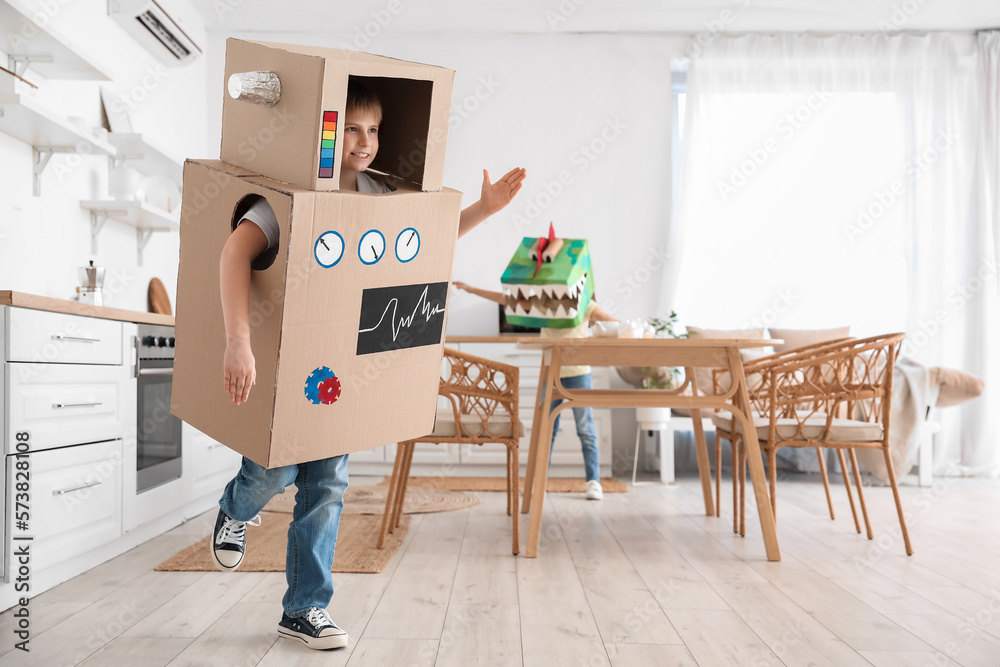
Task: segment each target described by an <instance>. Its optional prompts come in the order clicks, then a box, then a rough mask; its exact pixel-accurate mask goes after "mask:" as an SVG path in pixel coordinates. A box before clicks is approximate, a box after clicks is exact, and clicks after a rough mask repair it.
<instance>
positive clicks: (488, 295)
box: [452, 280, 507, 306]
mask: <svg viewBox="0 0 1000 667" xmlns="http://www.w3.org/2000/svg"><path fill="white" fill-rule="evenodd" d="M452 285H454V286H455V287H457V288H458V289H461V290H465V291H466V292H468V293H469V294H475V295H476V296H481V297H483V298H484V299H489V300H490V301H496V302H497V303H499V304H500V305H501V306H502V305H504V304H505V303H507V300H506V299H504V296H503V294H501V293H500V292H491V291H489V290H485V289H479V288H478V287H470V286H468V285H466V284H465V283H462V282H459V281H457V280H455V281H453V282H452Z"/></svg>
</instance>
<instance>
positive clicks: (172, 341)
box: [168, 336, 174, 347]
mask: <svg viewBox="0 0 1000 667" xmlns="http://www.w3.org/2000/svg"><path fill="white" fill-rule="evenodd" d="M168 342H169V344H170V347H173V346H174V337H173V336H171V337H170V340H169V341H168Z"/></svg>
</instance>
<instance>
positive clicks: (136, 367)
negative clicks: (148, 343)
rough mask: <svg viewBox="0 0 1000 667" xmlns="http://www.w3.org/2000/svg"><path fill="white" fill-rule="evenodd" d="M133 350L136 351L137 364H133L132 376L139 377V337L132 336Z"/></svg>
mask: <svg viewBox="0 0 1000 667" xmlns="http://www.w3.org/2000/svg"><path fill="white" fill-rule="evenodd" d="M132 351H133V352H134V353H135V365H134V366H132V377H133V378H137V377H139V337H138V336H132Z"/></svg>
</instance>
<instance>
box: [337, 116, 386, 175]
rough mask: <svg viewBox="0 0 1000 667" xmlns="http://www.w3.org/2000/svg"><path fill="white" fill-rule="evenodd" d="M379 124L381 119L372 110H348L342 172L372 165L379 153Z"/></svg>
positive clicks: (362, 168) (356, 170)
mask: <svg viewBox="0 0 1000 667" xmlns="http://www.w3.org/2000/svg"><path fill="white" fill-rule="evenodd" d="M378 126H379V119H378V118H376V117H375V115H374V114H373V113H371V112H370V111H363V110H358V109H348V110H347V114H346V118H345V122H344V139H343V142H344V153H343V156H342V163H341V171H342V172H345V171H352V172H359V171H364V170H365V169H367V168H368V167H369V166H371V163H372V160H374V159H375V154H376V153H378ZM355 178H356V176H355Z"/></svg>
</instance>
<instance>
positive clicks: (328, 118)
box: [319, 111, 337, 178]
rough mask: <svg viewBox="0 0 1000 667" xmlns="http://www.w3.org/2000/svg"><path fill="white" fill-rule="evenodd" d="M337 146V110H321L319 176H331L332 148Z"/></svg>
mask: <svg viewBox="0 0 1000 667" xmlns="http://www.w3.org/2000/svg"><path fill="white" fill-rule="evenodd" d="M336 147H337V112H336V111H324V112H323V129H322V130H321V131H320V141H319V178H333V160H334V152H333V151H334V149H335V148H336Z"/></svg>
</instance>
